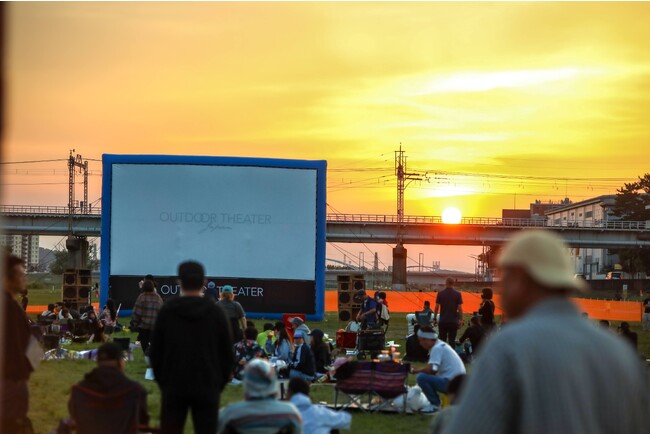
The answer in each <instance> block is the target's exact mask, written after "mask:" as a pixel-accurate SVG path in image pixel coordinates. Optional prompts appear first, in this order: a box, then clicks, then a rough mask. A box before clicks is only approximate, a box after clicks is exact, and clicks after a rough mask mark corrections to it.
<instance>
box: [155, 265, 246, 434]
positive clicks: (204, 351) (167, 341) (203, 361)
mask: <svg viewBox="0 0 650 434" xmlns="http://www.w3.org/2000/svg"><path fill="white" fill-rule="evenodd" d="M178 278H179V283H180V286H181V296H180V297H177V298H173V299H171V300H168V301H167V302H166V303H165V304H164V305H163V307H162V309H160V313H159V314H158V318H157V320H156V323H155V326H154V331H153V337H152V340H151V348H150V357H151V366H152V368H153V371H154V375H155V378H156V381H157V382H158V385H159V386H160V391H161V392H162V402H161V411H160V414H161V416H160V429H161V432H162V433H163V434H181V433H182V432H183V429H184V426H185V419H186V417H187V411H188V410H189V409H192V421H193V422H194V432H195V433H197V434H208V433H209V434H214V433H215V432H216V431H217V417H218V410H219V397H220V395H221V391H222V389H223V388H224V386H225V385H226V384H227V383H228V381H230V375H231V373H232V372H233V368H234V356H233V342H232V338H231V335H230V324H229V322H228V319H227V318H226V314H225V312H224V311H223V309H221V308H220V307H219V306H217V305H216V304H215V303H214V302H212V301H211V300H207V299H205V298H203V297H202V295H203V286H204V285H205V270H204V269H203V265H201V264H199V263H198V262H194V261H187V262H183V263H182V264H180V265H179V266H178Z"/></svg>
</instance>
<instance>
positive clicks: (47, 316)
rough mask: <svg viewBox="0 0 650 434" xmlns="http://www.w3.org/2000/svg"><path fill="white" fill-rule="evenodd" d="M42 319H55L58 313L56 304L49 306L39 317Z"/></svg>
mask: <svg viewBox="0 0 650 434" xmlns="http://www.w3.org/2000/svg"><path fill="white" fill-rule="evenodd" d="M39 317H40V319H52V320H53V319H55V318H56V313H54V303H50V304H48V305H47V309H46V310H44V311H43V312H41V314H40V315H39Z"/></svg>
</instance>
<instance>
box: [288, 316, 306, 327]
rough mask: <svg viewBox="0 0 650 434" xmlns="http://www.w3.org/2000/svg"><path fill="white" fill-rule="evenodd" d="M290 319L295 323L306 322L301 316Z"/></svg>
mask: <svg viewBox="0 0 650 434" xmlns="http://www.w3.org/2000/svg"><path fill="white" fill-rule="evenodd" d="M289 321H290V322H291V323H292V324H295V325H300V324H304V321H303V320H302V318H300V317H299V316H296V317H293V318H291V319H290V320H289Z"/></svg>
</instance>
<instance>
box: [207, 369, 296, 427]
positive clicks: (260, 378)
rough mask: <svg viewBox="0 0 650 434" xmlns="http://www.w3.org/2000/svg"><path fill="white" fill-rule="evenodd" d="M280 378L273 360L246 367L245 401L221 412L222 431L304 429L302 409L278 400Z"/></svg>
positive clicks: (227, 407)
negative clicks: (272, 364) (273, 365)
mask: <svg viewBox="0 0 650 434" xmlns="http://www.w3.org/2000/svg"><path fill="white" fill-rule="evenodd" d="M277 396H278V380H277V376H276V374H275V369H273V367H272V366H271V364H270V363H269V362H267V361H266V360H262V359H254V360H252V361H251V362H250V363H248V365H246V369H245V370H244V398H245V401H241V402H235V403H233V404H229V405H228V406H226V407H225V408H223V409H222V410H221V412H220V413H219V430H218V431H217V432H218V433H219V434H220V433H227V432H236V433H239V434H276V433H277V432H278V431H279V430H281V429H282V428H287V429H290V430H291V431H290V432H292V433H294V434H301V433H302V432H303V429H302V427H303V423H302V418H301V416H300V411H298V409H297V408H296V406H295V405H293V404H291V403H288V402H283V401H278V399H277Z"/></svg>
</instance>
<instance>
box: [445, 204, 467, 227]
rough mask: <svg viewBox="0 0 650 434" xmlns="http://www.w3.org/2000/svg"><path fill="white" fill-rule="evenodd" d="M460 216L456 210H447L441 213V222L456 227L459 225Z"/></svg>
mask: <svg viewBox="0 0 650 434" xmlns="http://www.w3.org/2000/svg"><path fill="white" fill-rule="evenodd" d="M462 217H463V216H462V214H461V213H460V210H459V209H458V208H453V207H452V208H447V209H445V210H444V211H443V212H442V222H443V223H445V224H448V225H456V224H458V223H460V220H461V219H462Z"/></svg>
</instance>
